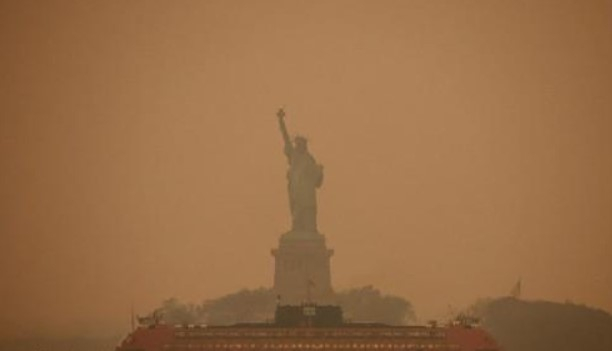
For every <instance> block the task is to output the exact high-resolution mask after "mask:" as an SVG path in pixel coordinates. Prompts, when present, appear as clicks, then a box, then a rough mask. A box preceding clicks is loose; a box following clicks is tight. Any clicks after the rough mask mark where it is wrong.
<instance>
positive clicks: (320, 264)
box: [272, 230, 334, 304]
mask: <svg viewBox="0 0 612 351" xmlns="http://www.w3.org/2000/svg"><path fill="white" fill-rule="evenodd" d="M333 253H334V251H333V250H331V249H328V248H327V246H326V245H325V237H324V236H323V235H322V234H320V233H317V232H314V231H299V230H292V231H290V232H287V233H285V234H283V235H282V236H281V237H280V239H279V245H278V249H273V250H272V255H273V256H274V259H275V269H274V291H275V293H276V294H277V295H278V296H279V298H280V303H281V304H300V303H303V302H316V303H320V304H326V303H331V302H333V301H332V300H333V290H332V286H331V273H330V258H331V256H332V255H333Z"/></svg>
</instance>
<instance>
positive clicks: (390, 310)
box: [159, 286, 415, 325]
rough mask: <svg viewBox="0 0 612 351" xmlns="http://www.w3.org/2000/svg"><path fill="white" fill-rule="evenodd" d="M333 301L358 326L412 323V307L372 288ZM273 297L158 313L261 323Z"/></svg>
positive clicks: (174, 319)
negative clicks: (359, 324) (364, 323)
mask: <svg viewBox="0 0 612 351" xmlns="http://www.w3.org/2000/svg"><path fill="white" fill-rule="evenodd" d="M336 301H337V302H338V304H339V305H340V306H342V308H343V310H344V315H345V317H346V318H348V319H351V320H353V321H359V322H379V323H387V324H405V323H406V322H409V321H411V320H414V319H415V316H414V311H413V309H412V305H411V304H410V302H408V301H407V300H405V299H403V298H401V297H398V296H393V295H383V294H381V292H380V291H379V290H377V289H375V288H374V287H372V286H365V287H361V288H357V289H351V290H347V291H341V292H339V293H337V294H336ZM275 307H276V295H275V294H274V292H273V291H272V289H268V288H259V289H254V290H249V289H243V290H240V291H238V292H235V293H232V294H228V295H225V296H222V297H219V298H216V299H211V300H206V301H204V302H203V303H202V304H201V305H193V304H185V303H181V302H180V301H178V300H177V299H175V298H171V299H168V300H165V301H164V302H163V303H162V306H161V307H160V309H159V311H160V312H161V314H162V315H163V320H164V321H165V322H166V323H168V324H202V323H206V324H211V325H228V324H234V323H243V322H264V321H271V320H272V319H273V318H274V310H275Z"/></svg>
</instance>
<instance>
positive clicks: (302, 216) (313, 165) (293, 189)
mask: <svg viewBox="0 0 612 351" xmlns="http://www.w3.org/2000/svg"><path fill="white" fill-rule="evenodd" d="M287 157H288V159H289V170H288V172H287V181H288V190H289V204H290V207H291V215H292V217H293V229H294V230H305V231H315V232H316V231H317V195H316V189H317V188H318V187H320V186H321V183H322V182H323V172H322V169H321V166H320V165H318V164H317V162H316V161H315V159H314V157H312V155H311V154H310V153H309V152H308V151H304V152H299V151H297V150H296V149H294V148H292V149H291V150H287Z"/></svg>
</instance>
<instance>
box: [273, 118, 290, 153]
mask: <svg viewBox="0 0 612 351" xmlns="http://www.w3.org/2000/svg"><path fill="white" fill-rule="evenodd" d="M276 116H277V117H278V126H279V127H280V130H281V134H282V135H283V140H284V142H285V155H287V157H289V156H290V155H291V151H292V150H293V145H292V144H291V138H289V132H287V126H286V125H285V110H283V109H282V108H280V109H279V110H278V112H277V113H276Z"/></svg>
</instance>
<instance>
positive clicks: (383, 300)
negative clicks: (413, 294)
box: [336, 285, 415, 325]
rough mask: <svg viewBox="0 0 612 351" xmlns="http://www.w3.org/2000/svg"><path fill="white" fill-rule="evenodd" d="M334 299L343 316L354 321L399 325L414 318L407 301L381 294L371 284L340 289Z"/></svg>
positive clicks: (410, 305)
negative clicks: (342, 311) (340, 307)
mask: <svg viewBox="0 0 612 351" xmlns="http://www.w3.org/2000/svg"><path fill="white" fill-rule="evenodd" d="M336 299H337V301H338V303H339V305H340V306H342V309H343V310H344V315H345V318H346V319H350V320H352V321H355V322H378V323H386V324H395V325H399V324H406V323H408V322H410V321H413V320H415V314H414V310H413V308H412V304H411V303H410V302H409V301H407V300H405V299H403V298H401V297H399V296H393V295H383V294H381V292H380V291H379V290H378V289H375V288H374V287H373V286H371V285H368V286H364V287H361V288H355V289H350V290H346V291H341V292H339V293H337V294H336Z"/></svg>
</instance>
